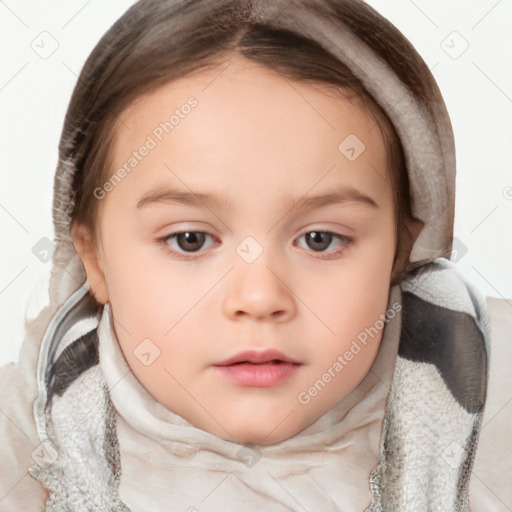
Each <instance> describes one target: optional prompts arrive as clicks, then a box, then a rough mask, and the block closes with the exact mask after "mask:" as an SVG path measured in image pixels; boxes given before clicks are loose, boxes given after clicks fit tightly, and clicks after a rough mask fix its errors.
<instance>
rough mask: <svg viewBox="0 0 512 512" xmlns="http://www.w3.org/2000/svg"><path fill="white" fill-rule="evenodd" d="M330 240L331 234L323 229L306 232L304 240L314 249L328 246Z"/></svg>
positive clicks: (322, 248)
mask: <svg viewBox="0 0 512 512" xmlns="http://www.w3.org/2000/svg"><path fill="white" fill-rule="evenodd" d="M331 241H332V234H331V233H326V232H325V231H311V232H309V233H307V234H306V242H307V244H308V245H309V246H310V247H311V249H315V250H320V251H321V250H324V249H326V248H327V247H329V245H330V243H331Z"/></svg>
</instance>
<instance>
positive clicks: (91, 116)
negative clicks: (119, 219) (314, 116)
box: [59, 0, 431, 282]
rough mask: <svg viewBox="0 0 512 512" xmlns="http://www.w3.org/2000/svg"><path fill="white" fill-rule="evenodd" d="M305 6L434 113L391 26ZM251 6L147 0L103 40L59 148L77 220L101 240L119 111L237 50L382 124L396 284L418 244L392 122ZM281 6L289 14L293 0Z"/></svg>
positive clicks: (304, 41) (323, 55)
mask: <svg viewBox="0 0 512 512" xmlns="http://www.w3.org/2000/svg"><path fill="white" fill-rule="evenodd" d="M308 2H309V4H310V6H309V7H310V9H311V8H314V10H315V11H316V13H317V14H318V16H319V17H325V16H328V17H329V18H330V19H336V20H339V22H340V24H344V25H345V26H347V27H349V28H350V29H351V30H352V31H353V32H354V33H355V34H356V35H357V36H358V37H359V38H360V39H362V40H363V41H364V42H366V43H367V44H368V45H369V46H370V48H372V50H374V51H375V52H376V53H378V54H379V55H380V56H381V57H382V59H383V60H384V61H386V62H387V63H388V64H389V65H390V66H391V67H392V68H393V69H394V71H395V73H396V74H397V75H398V76H399V78H400V79H401V80H402V82H403V83H404V84H405V85H406V86H407V88H408V89H409V90H411V91H412V92H413V94H414V95H415V96H416V97H417V98H418V100H420V101H421V102H422V103H424V104H425V105H426V107H427V108H428V101H427V99H428V97H429V92H430V91H429V87H430V86H431V84H430V82H429V80H430V79H431V78H430V74H429V73H427V72H428V68H427V67H426V65H425V63H424V62H423V60H422V59H421V57H420V56H419V55H418V54H417V52H416V51H415V50H414V48H413V47H412V45H411V44H410V43H409V42H408V41H407V39H405V37H404V36H403V35H402V34H401V33H400V32H399V31H398V30H397V29H396V28H395V27H394V26H393V25H392V24H391V23H389V22H388V21H387V20H386V19H385V18H383V17H382V16H380V15H379V14H378V13H377V12H376V11H374V10H373V9H372V8H371V7H369V6H367V5H366V4H364V3H363V2H361V1H358V0H339V1H335V0H308ZM299 3H300V2H299ZM253 4H254V2H253V0H216V1H215V2H212V1H211V0H182V1H176V0H141V1H139V2H137V3H136V4H135V5H133V6H132V7H131V8H130V9H129V10H128V11H127V12H126V13H125V14H124V15H123V16H122V17H121V18H120V19H119V20H118V21H117V22H116V23H115V24H114V25H113V26H112V27H111V28H110V29H109V31H108V32H107V33H106V34H105V35H104V36H103V37H102V39H101V40H100V41H99V43H98V44H97V46H96V47H95V48H94V50H93V51H92V53H91V55H90V56H89V58H88V59H87V61H86V63H85V65H84V67H83V69H82V72H81V74H80V77H79V79H78V82H77V85H76V87H75V90H74V92H73V95H72V98H71V101H70V105H69V108H68V112H67V115H66V120H65V124H64V129H63V136H62V138H61V145H60V147H59V150H60V152H61V158H65V159H68V160H70V161H72V162H73V164H74V166H75V173H74V176H73V184H72V189H73V198H72V201H71V203H70V204H71V207H72V211H71V212H70V217H71V219H72V221H76V222H78V223H80V224H83V225H84V226H85V227H86V228H87V229H88V230H89V231H90V232H91V234H93V235H94V236H95V235H96V227H97V213H98V199H96V197H95V195H94V193H93V192H94V190H95V189H96V188H97V187H100V186H101V184H102V183H104V182H105V181H106V180H107V179H108V178H109V175H110V172H109V170H110V169H111V167H112V166H111V164H112V162H111V161H110V150H111V148H112V145H113V142H114V139H115V133H116V130H115V126H116V123H117V121H118V116H119V113H120V112H122V111H123V110H124V109H125V108H127V107H128V106H129V105H130V103H131V102H132V101H133V100H135V99H136V98H137V97H139V96H141V95H144V94H148V93H150V92H153V91H154V90H156V89H157V88H158V87H160V86H162V85H164V84H166V83H168V82H170V81H172V80H174V79H177V78H182V77H185V76H186V75H188V74H191V73H193V72H195V71H199V70H203V69H207V68H215V67H216V66H218V65H219V64H220V63H221V62H223V61H225V60H226V59H227V58H229V56H230V55H233V54H234V53H238V54H240V55H242V56H244V57H245V58H247V59H249V60H251V61H254V62H257V63H259V64H262V65H264V66H266V67H268V68H270V69H272V70H275V71H277V72H279V73H281V74H282V75H283V76H285V77H287V78H290V79H292V80H297V81H302V82H308V83H311V84H326V85H329V86H334V88H337V89H338V90H340V91H342V92H344V93H346V94H349V95H350V96H351V98H353V99H354V100H355V101H358V102H359V104H360V105H361V106H362V107H363V108H364V109H365V110H366V111H367V112H368V113H369V114H370V115H371V116H372V117H373V119H374V120H375V121H376V123H377V124H378V126H379V128H380V130H381V132H382V135H383V137H384V139H385V142H386V145H387V150H388V167H389V176H390V177H391V185H392V187H393V190H394V195H395V209H396V225H397V247H396V254H395V261H396V260H397V258H398V256H399V253H403V252H404V251H405V253H406V258H405V259H404V260H403V263H402V265H401V267H403V268H401V269H400V271H399V274H397V275H396V276H395V278H394V280H393V282H398V281H399V279H401V277H402V275H403V273H404V272H405V265H406V263H407V261H408V255H409V252H410V248H411V247H412V242H413V239H412V236H411V234H410V233H409V231H408V228H407V225H406V222H405V221H406V219H413V216H412V213H411V206H410V196H409V181H408V175H407V169H406V165H405V161H404V155H403V150H402V147H401V144H400V140H399V137H398V135H397V133H396V131H395V129H394V127H393V124H392V123H391V121H390V120H389V118H388V117H387V115H386V114H385V112H384V110H383V109H382V108H381V107H380V106H379V105H378V104H377V103H376V101H375V100H374V99H373V98H372V96H371V95H370V94H369V93H368V92H367V90H366V89H365V88H364V86H363V84H362V83H361V81H360V80H359V79H358V78H357V77H356V76H354V74H353V73H352V71H351V70H350V68H349V67H348V66H346V65H345V64H344V63H342V62H340V60H339V59H337V58H336V57H334V56H333V55H332V54H331V53H329V52H328V51H327V50H326V49H324V48H323V47H322V46H320V44H318V43H317V42H315V41H312V40H311V39H308V38H306V37H304V36H303V35H301V34H299V33H296V32H292V31H290V30H285V29H282V28H279V27H276V26H274V25H273V24H272V21H269V23H266V24H262V23H261V22H257V21H254V19H253V16H252V12H253V11H252V9H253V8H254V5H253ZM285 8H286V9H293V8H294V2H293V1H292V2H290V3H288V4H287V5H286V7H285ZM419 76H420V77H423V78H422V79H418V77H419Z"/></svg>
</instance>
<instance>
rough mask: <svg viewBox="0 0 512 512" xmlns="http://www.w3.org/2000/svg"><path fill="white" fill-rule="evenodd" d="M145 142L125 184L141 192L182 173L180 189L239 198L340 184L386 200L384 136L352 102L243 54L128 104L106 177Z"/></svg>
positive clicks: (119, 127)
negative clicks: (245, 193) (234, 194)
mask: <svg viewBox="0 0 512 512" xmlns="http://www.w3.org/2000/svg"><path fill="white" fill-rule="evenodd" d="M191 98H193V100H191ZM191 105H193V106H191ZM143 146H152V147H151V150H150V151H145V153H147V154H146V155H145V156H144V157H143V158H140V160H137V162H136V165H134V166H133V169H130V176H129V180H126V181H130V182H131V183H132V185H133V187H132V188H134V189H137V190H138V191H140V192H143V191H144V190H145V189H147V188H148V187H151V186H155V185H161V184H162V180H164V181H166V180H167V181H168V182H169V183H172V184H174V185H176V184H180V183H179V181H177V179H176V178H177V176H180V177H181V178H186V179H185V183H181V184H180V185H181V186H183V185H185V186H186V187H188V188H190V189H204V188H205V187H204V186H202V185H203V184H204V183H207V184H208V185H210V187H209V189H211V186H215V187H216V188H217V189H218V190H220V189H221V188H222V189H224V191H226V190H225V189H228V192H229V189H230V188H231V189H232V191H233V192H235V191H237V192H238V195H239V196H240V193H242V195H243V191H244V190H245V188H248V187H250V188H251V189H252V191H253V193H260V194H264V195H266V196H267V197H268V196H273V195H274V196H275V198H276V199H278V198H279V195H280V194H284V193H285V192H288V193H290V192H293V194H287V195H295V196H297V195H299V196H300V195H304V194H305V193H306V192H307V191H308V190H312V189H314V188H315V187H317V186H320V185H322V187H324V188H325V187H327V188H328V187H337V186H339V185H348V186H354V187H360V188H361V187H362V188H363V189H365V191H366V192H367V193H368V194H369V195H371V194H373V195H377V196H383V195H386V196H389V197H390V193H389V192H390V191H389V186H388V182H389V180H388V179H387V169H386V167H387V155H386V148H385V144H384V140H383V138H382V135H381V133H380V130H379V128H378V126H377V124H376V123H375V121H374V120H373V118H372V117H371V116H369V115H368V113H367V112H366V111H365V110H364V109H363V108H362V107H361V106H360V105H359V103H358V102H355V101H354V100H350V99H348V98H347V97H346V96H344V95H343V94H342V93H341V92H337V91H335V90H334V88H332V87H321V86H318V85H313V84H306V83H303V82H297V81H292V80H290V79H288V78H286V77H284V76H282V75H280V74H278V73H276V72H274V71H272V70H269V69H267V68H265V67H263V66H261V65H259V64H254V63H252V62H250V61H247V60H245V59H242V58H233V59H232V60H231V61H226V62H225V63H223V64H220V65H219V66H218V67H217V68H215V69H209V70H206V71H204V70H203V71H201V72H198V73H195V74H194V75H191V76H187V77H183V78H180V79H178V80H175V81H173V82H171V83H168V84H166V85H164V86H162V87H160V88H159V89H157V90H156V91H154V92H152V93H151V94H148V95H146V96H143V97H140V98H138V99H137V100H136V101H135V102H133V103H132V104H131V105H130V106H129V107H128V108H127V109H126V110H125V111H124V112H122V113H121V115H120V116H119V122H118V123H117V127H116V139H115V144H114V146H113V150H112V161H113V169H112V170H111V171H112V172H115V170H116V169H118V168H119V167H121V166H122V165H125V164H126V163H127V162H128V161H129V160H130V159H131V158H135V157H134V156H133V154H134V152H137V151H138V149H140V148H142V147H143ZM132 163H134V162H132ZM169 169H171V170H172V171H173V172H172V173H171V172H169ZM244 187H245V188H244ZM127 188H128V187H125V189H127ZM389 197H387V199H389Z"/></svg>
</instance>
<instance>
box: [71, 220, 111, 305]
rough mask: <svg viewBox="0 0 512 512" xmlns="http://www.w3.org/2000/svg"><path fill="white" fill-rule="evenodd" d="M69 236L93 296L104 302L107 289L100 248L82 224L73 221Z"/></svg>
mask: <svg viewBox="0 0 512 512" xmlns="http://www.w3.org/2000/svg"><path fill="white" fill-rule="evenodd" d="M71 238H72V239H73V245H74V246H75V251H76V252H77V254H78V256H79V257H80V259H81V260H82V263H83V265H84V267H85V272H86V274H87V281H88V282H89V287H90V289H91V292H92V294H93V296H94V298H95V299H96V300H97V301H98V302H100V303H101V304H105V303H106V302H108V289H107V282H106V279H105V273H104V271H103V266H102V253H101V250H99V249H98V248H97V247H96V245H95V243H94V240H93V238H92V236H91V233H90V232H89V230H88V229H87V228H86V227H85V226H84V225H83V224H78V223H76V222H73V224H72V225H71Z"/></svg>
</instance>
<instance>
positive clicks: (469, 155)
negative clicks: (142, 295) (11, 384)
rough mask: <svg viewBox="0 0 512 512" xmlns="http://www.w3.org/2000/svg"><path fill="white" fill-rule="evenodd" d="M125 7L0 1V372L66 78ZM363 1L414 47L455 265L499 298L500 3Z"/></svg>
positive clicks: (41, 233) (509, 167)
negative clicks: (426, 92)
mask: <svg viewBox="0 0 512 512" xmlns="http://www.w3.org/2000/svg"><path fill="white" fill-rule="evenodd" d="M132 3H133V1H129V0H116V1H109V2H97V1H96V2H94V1H91V0H89V1H87V0H80V1H78V0H73V1H70V0H66V1H64V0H54V1H52V2H35V1H33V2H26V1H25V2H22V1H21V0H18V1H16V0H6V1H2V2H0V44H1V46H0V59H1V62H2V66H1V69H0V106H1V123H0V130H1V132H0V145H1V160H0V171H1V174H0V237H1V238H0V244H1V245H0V247H1V250H0V365H1V364H4V363H6V362H8V361H14V360H16V359H17V357H18V351H19V347H20V345H21V342H22V339H23V333H24V316H25V314H28V315H29V316H33V315H35V313H37V311H38V308H39V307H40V306H41V305H42V304H43V303H44V302H42V301H44V300H45V296H46V289H47V279H48V273H49V271H50V265H51V264H50V263H43V262H41V261H40V260H39V259H38V258H36V257H35V256H34V254H33V253H32V248H33V246H34V245H35V244H36V243H37V242H39V241H40V240H41V238H43V237H47V238H49V239H50V240H52V239H53V228H52V222H51V201H52V187H53V174H54V171H55V167H56V164H57V147H58V142H59V138H60V132H61V129H62V124H63V120H64V116H65V112H66V108H67V105H68V101H69V98H70V95H71V92H72V89H73V86H74V84H75V81H76V77H77V75H78V73H79V72H80V69H81V67H82V65H83V63H84V62H85V59H86V58H87V56H88V55H89V53H90V52H91V50H92V49H93V47H94V46H95V44H96V43H97V42H98V40H99V39H100V37H101V36H102V35H103V34H104V32H105V31H106V30H107V29H108V28H109V27H110V26H111V25H112V23H113V22H114V21H115V20H116V19H117V18H118V17H119V16H120V15H121V14H122V13H123V12H124V11H125V10H126V9H127V8H128V7H129V6H130V5H131V4H132ZM368 3H370V5H372V6H374V7H375V8H376V9H377V10H378V11H379V12H380V13H381V14H383V15H384V16H385V17H387V18H388V19H389V20H390V21H391V22H393V23H394V24H395V25H396V26H397V27H398V28H399V29H400V30H401V31H402V32H403V33H404V34H405V36H406V37H407V38H408V39H409V40H410V41H411V42H412V43H413V45H414V46H415V47H416V48H417V50H418V51H419V52H420V54H421V55H422V56H423V58H424V59H425V61H426V62H427V64H428V66H429V67H430V68H431V69H432V73H433V74H434V76H435V78H436V80H437V82H438V84H439V87H440V89H441V91H442V93H443V96H444V98H445V101H446V104H447V106H448V111H449V113H450V116H451V119H452V123H453V128H454V132H455V139H456V147H457V168H458V171H457V172H458V174H457V200H456V218H455V233H454V234H455V237H456V239H457V240H456V241H455V246H456V247H457V248H458V254H457V258H456V260H457V265H458V266H459V268H460V269H461V271H462V272H463V273H464V274H465V275H466V276H467V277H468V278H469V279H470V280H471V281H472V282H474V283H475V284H476V285H477V287H478V288H479V289H480V290H481V291H482V292H483V293H484V294H486V295H490V296H493V297H500V298H508V299H510V298H512V265H511V262H512V260H511V254H512V115H511V113H512V66H511V65H510V55H512V31H511V30H510V27H511V25H512V2H511V1H510V0H499V1H498V0H478V1H477V0H473V1H470V2H469V1H462V0H460V1H454V0H452V1H446V0H415V1H412V0H395V1H393V2H389V1H385V0H371V1H369V2H368ZM42 32H47V34H44V35H43V36H41V35H40V34H41V33H42ZM454 32H456V33H454ZM48 34H50V35H48ZM41 37H45V38H46V42H47V45H46V47H47V48H49V47H50V46H48V45H51V44H54V45H55V46H57V45H58V47H57V48H56V51H55V52H54V53H53V54H52V55H51V56H49V57H48V58H46V59H43V58H41V57H40V56H39V55H38V54H37V53H36V52H35V51H34V50H33V48H32V46H35V45H36V44H37V43H38V41H40V38H41ZM53 40H54V41H53ZM466 45H469V46H468V48H467V49H466V50H465V51H464V52H463V53H461V52H462V50H464V48H465V47H466ZM459 53H461V54H460V56H459ZM454 57H457V58H454ZM508 303H509V304H510V306H511V307H512V300H509V302H508Z"/></svg>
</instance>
